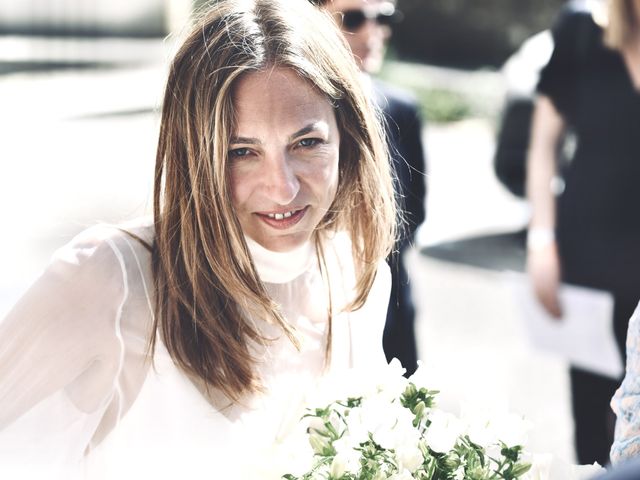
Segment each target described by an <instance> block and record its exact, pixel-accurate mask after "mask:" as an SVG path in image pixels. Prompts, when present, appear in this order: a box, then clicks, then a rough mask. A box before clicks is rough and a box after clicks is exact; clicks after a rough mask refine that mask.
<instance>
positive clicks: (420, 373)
mask: <svg viewBox="0 0 640 480" xmlns="http://www.w3.org/2000/svg"><path fill="white" fill-rule="evenodd" d="M408 381H409V382H411V383H413V384H414V385H415V386H416V387H417V388H426V389H429V390H431V389H433V381H432V379H431V378H429V374H428V373H427V367H425V366H424V365H423V363H422V360H418V368H417V369H416V371H415V372H413V375H411V376H410V377H409V380H408Z"/></svg>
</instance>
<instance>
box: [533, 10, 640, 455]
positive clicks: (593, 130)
mask: <svg viewBox="0 0 640 480" xmlns="http://www.w3.org/2000/svg"><path fill="white" fill-rule="evenodd" d="M639 21H640V1H638V0H611V1H610V2H609V14H608V23H606V26H605V27H604V29H603V28H602V27H601V26H600V25H601V24H603V22H602V21H601V20H600V16H599V15H595V14H592V13H590V12H587V11H584V10H575V9H567V10H565V11H564V12H563V14H562V15H561V17H560V20H559V22H558V24H557V25H556V29H555V31H554V41H555V48H554V52H553V55H552V57H551V59H550V61H549V63H548V65H547V66H546V67H545V68H544V70H543V71H542V74H541V78H540V83H539V85H538V93H539V96H538V98H537V100H536V105H535V112H534V117H533V127H532V136H531V144H530V151H529V159H528V173H527V190H528V196H529V199H530V201H531V205H532V209H533V216H532V219H531V224H530V228H529V237H528V269H529V272H530V274H531V277H532V281H533V284H534V288H535V291H536V294H537V296H538V298H539V300H540V301H541V303H542V304H543V305H544V307H545V308H546V309H547V310H548V311H549V313H550V314H552V315H554V316H556V317H560V316H561V313H562V312H561V305H560V304H559V301H558V294H557V292H558V285H559V282H560V280H562V281H564V282H567V283H573V284H577V285H583V286H587V287H593V288H598V289H603V290H608V291H610V292H612V293H613V295H614V302H615V306H614V328H615V334H616V338H617V341H618V344H619V347H620V351H621V352H624V339H625V334H626V326H627V321H628V318H629V317H630V315H631V313H632V312H633V308H634V307H635V305H636V303H637V301H638V295H639V291H638V285H637V281H636V275H637V272H638V271H640V249H639V248H638V245H640V218H639V217H637V215H629V214H628V213H627V212H628V211H629V208H630V207H631V206H632V205H636V204H637V203H638V200H639V199H640V198H639V196H638V189H637V179H638V178H639V177H640V162H638V161H637V160H638V155H639V154H640V136H639V135H638V131H637V125H638V119H640V93H639V92H640V50H639V49H638V48H637V46H638V44H639V41H640V36H639V32H640V29H639V28H638V25H639ZM567 128H570V129H572V130H573V131H574V132H575V134H576V138H577V144H576V149H575V153H574V155H573V158H572V161H571V163H570V165H569V167H568V168H567V170H566V171H565V172H563V173H564V175H563V176H564V182H565V187H564V191H563V192H562V193H561V194H559V195H558V197H557V199H556V197H555V195H554V193H553V192H552V188H551V186H552V185H553V184H554V182H552V180H553V178H554V176H555V174H556V172H555V165H556V162H555V158H556V152H557V148H558V143H559V141H560V139H561V137H562V134H563V133H564V132H565V130H566V129H567ZM556 184H557V182H556ZM570 377H571V388H572V397H573V398H572V404H573V405H572V406H573V413H574V418H575V423H576V430H575V436H576V445H577V452H578V460H579V463H592V462H593V461H598V462H600V463H601V464H604V463H606V462H607V460H608V450H609V447H610V445H611V440H612V428H611V427H612V425H613V419H612V418H611V417H612V415H611V411H610V409H609V399H610V398H611V395H612V394H613V392H614V390H615V388H616V386H617V384H618V383H619V382H618V381H616V380H612V379H608V378H604V377H600V376H598V375H594V374H592V373H590V372H586V371H583V370H580V369H578V368H572V369H571V372H570Z"/></svg>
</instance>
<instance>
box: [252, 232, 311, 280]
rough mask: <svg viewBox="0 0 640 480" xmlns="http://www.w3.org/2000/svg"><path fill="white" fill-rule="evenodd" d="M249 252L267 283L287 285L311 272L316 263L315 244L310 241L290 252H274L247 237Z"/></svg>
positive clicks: (259, 273)
mask: <svg viewBox="0 0 640 480" xmlns="http://www.w3.org/2000/svg"><path fill="white" fill-rule="evenodd" d="M245 240H246V242H247V246H248V247H249V252H251V257H252V259H253V263H254V265H255V267H256V270H257V271H258V275H259V276H260V279H261V280H262V281H263V282H265V283H287V282H290V281H291V280H293V279H294V278H296V277H298V276H300V275H301V274H302V273H304V272H305V271H307V270H309V268H311V266H312V265H313V262H315V261H316V255H315V253H316V250H315V246H314V242H313V241H311V240H308V241H307V242H305V243H304V244H302V245H301V246H299V247H297V248H295V249H294V250H291V251H288V252H273V251H271V250H267V249H266V248H264V247H263V246H262V245H260V244H259V243H257V242H256V241H254V240H252V239H251V238H249V237H248V236H246V235H245Z"/></svg>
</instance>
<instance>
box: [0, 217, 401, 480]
mask: <svg viewBox="0 0 640 480" xmlns="http://www.w3.org/2000/svg"><path fill="white" fill-rule="evenodd" d="M124 228H125V229H126V230H127V231H129V232H132V233H134V234H135V235H137V236H138V237H140V238H142V239H144V240H146V241H147V242H149V243H151V241H152V238H153V228H152V226H151V225H150V224H148V223H147V224H144V223H140V222H138V223H136V224H133V225H127V226H124ZM249 247H250V250H251V252H252V255H253V258H254V263H255V264H256V266H257V268H258V271H259V274H260V276H261V279H262V280H263V282H264V283H265V285H266V287H267V290H268V291H269V293H270V294H271V295H272V297H273V298H274V299H275V300H276V301H277V302H278V303H279V304H280V305H281V307H282V311H283V313H284V316H285V318H286V319H287V321H288V322H289V323H290V324H291V325H293V326H294V327H295V328H296V330H297V331H298V332H299V336H300V338H301V340H302V346H301V348H300V350H297V349H296V348H295V347H294V346H293V345H292V344H291V342H290V341H289V340H288V338H287V337H286V336H285V335H283V334H282V332H281V331H280V330H279V329H277V328H275V327H274V326H273V325H270V324H267V323H266V322H260V321H257V322H256V323H257V326H258V328H259V329H260V331H261V332H263V333H265V334H267V335H270V336H271V337H273V338H276V340H275V342H274V343H273V344H271V345H270V346H269V347H268V348H258V347H256V348H255V349H254V353H255V355H256V356H257V358H259V359H260V360H259V363H258V366H257V368H258V372H259V375H260V378H261V380H262V383H263V385H264V386H265V387H266V388H265V393H264V394H262V395H257V396H254V397H252V398H246V399H243V400H242V401H241V402H240V403H238V404H234V405H229V404H228V402H226V401H225V400H224V397H222V396H221V395H219V394H218V395H216V392H213V393H210V394H205V393H204V391H203V389H202V388H200V387H198V382H197V381H193V380H192V379H190V378H189V377H188V376H187V375H186V374H185V373H184V372H183V371H181V370H180V369H179V368H178V367H177V366H176V365H175V364H174V362H173V360H172V359H171V357H170V356H169V354H168V352H167V350H166V348H165V347H164V345H163V344H162V342H161V341H158V343H157V348H156V351H155V354H154V356H153V359H151V358H149V356H148V355H147V345H148V341H149V338H150V335H151V333H152V320H153V293H152V291H153V281H152V275H151V265H150V260H151V257H150V253H149V251H148V250H147V248H146V247H145V246H144V245H143V244H142V243H141V242H139V241H137V240H135V239H134V238H132V237H131V236H130V235H127V234H126V233H124V232H123V231H122V230H120V229H119V228H116V227H113V226H98V227H93V228H91V229H89V230H87V231H85V232H83V233H81V234H80V235H79V236H78V237H76V238H75V239H74V240H73V241H72V242H71V243H70V244H69V245H67V246H65V247H63V248H62V249H60V250H59V251H58V252H57V253H56V254H55V255H54V258H53V260H52V262H51V264H50V265H49V266H48V268H47V269H46V270H45V272H44V273H43V275H42V276H41V277H40V278H39V279H38V280H37V281H36V283H35V284H34V285H33V286H32V287H31V288H30V289H29V290H28V291H27V293H26V294H25V295H24V297H23V298H22V299H21V300H20V301H19V302H18V303H17V304H16V306H15V307H14V308H13V309H12V310H11V312H10V313H9V314H8V316H7V317H6V318H5V319H4V320H3V321H2V323H0V478H3V479H4V478H11V479H20V478H29V479H30V478H47V479H49V478H64V479H68V478H89V479H118V480H126V479H129V478H131V479H142V478H150V479H165V478H166V479H176V478H188V479H200V478H202V479H216V478H243V474H241V473H240V472H241V471H242V469H241V468H240V467H242V466H244V464H246V463H247V462H249V463H250V462H251V459H252V458H254V453H255V452H257V450H258V449H259V448H261V447H263V446H266V445H269V444H270V443H273V442H274V441H275V440H277V439H278V438H279V437H281V436H283V435H285V434H286V432H287V431H288V429H290V428H291V426H292V425H294V424H295V423H297V421H298V420H299V418H300V416H301V414H302V412H303V410H302V402H303V400H304V395H305V393H306V392H307V391H308V390H309V387H310V386H311V385H312V384H313V383H314V382H315V381H316V380H317V379H318V378H320V377H321V376H322V375H323V374H324V373H325V372H326V371H327V368H325V361H324V358H325V355H324V351H325V338H326V337H325V335H326V331H327V328H326V327H327V308H328V298H329V294H328V288H330V289H331V301H332V302H333V305H332V308H333V312H334V320H333V322H334V323H333V325H332V328H333V333H332V337H333V340H332V342H333V343H332V350H333V354H332V361H331V365H330V366H329V370H332V369H345V368H349V367H363V366H366V367H370V368H380V367H381V366H382V365H384V364H385V358H384V354H383V351H382V330H383V328H384V321H385V316H386V306H387V303H388V298H389V290H390V276H389V271H388V267H387V266H386V264H385V263H384V262H381V263H380V268H379V269H378V275H377V276H376V280H375V282H374V285H373V288H372V290H371V293H370V294H369V297H368V300H367V302H366V303H365V305H364V307H363V308H361V309H359V310H357V311H355V312H345V311H344V309H343V307H344V306H345V305H346V304H347V303H348V302H349V301H350V299H351V298H352V295H353V287H354V284H355V283H354V282H355V276H354V271H353V261H352V254H351V245H350V242H349V239H348V237H347V236H346V235H345V234H342V233H340V234H337V235H335V236H333V237H332V238H325V239H324V250H325V255H326V261H327V271H328V277H329V282H326V280H325V279H324V278H322V276H321V273H320V270H319V267H318V262H317V259H316V257H315V254H314V250H313V248H312V247H311V246H310V244H308V245H305V246H303V247H301V248H299V249H298V250H296V251H294V252H288V253H286V254H281V253H273V252H269V251H266V250H265V249H263V248H262V247H260V246H259V245H257V244H255V243H254V242H251V241H249ZM327 284H328V285H330V286H329V287H328V286H327ZM292 386H295V388H292Z"/></svg>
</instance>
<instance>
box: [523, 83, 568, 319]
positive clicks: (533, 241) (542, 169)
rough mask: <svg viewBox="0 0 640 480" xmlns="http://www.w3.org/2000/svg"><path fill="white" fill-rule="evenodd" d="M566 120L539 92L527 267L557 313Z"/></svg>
mask: <svg viewBox="0 0 640 480" xmlns="http://www.w3.org/2000/svg"><path fill="white" fill-rule="evenodd" d="M564 130H565V122H564V120H563V118H562V116H561V115H560V113H558V111H557V109H556V108H555V106H554V105H553V103H552V101H551V100H550V99H549V98H548V97H547V96H545V95H539V96H538V98H537V99H536V102H535V108H534V113H533V120H532V127H531V140H530V144H529V153H528V157H527V197H528V199H529V202H530V204H531V209H532V216H531V223H530V225H529V236H528V241H527V271H528V272H529V275H530V276H531V281H532V283H533V288H534V291H535V294H536V296H537V298H538V299H539V301H540V302H541V303H542V305H543V306H544V308H545V309H546V310H547V311H548V312H549V313H550V314H551V315H553V316H554V317H560V316H561V315H562V310H561V307H560V303H559V301H558V287H559V284H560V260H559V257H558V248H557V244H556V241H555V234H554V232H555V227H556V218H555V196H554V193H553V191H552V188H551V185H552V180H553V178H554V176H555V174H556V152H557V148H558V143H559V141H560V138H561V137H562V135H563V133H564Z"/></svg>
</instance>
